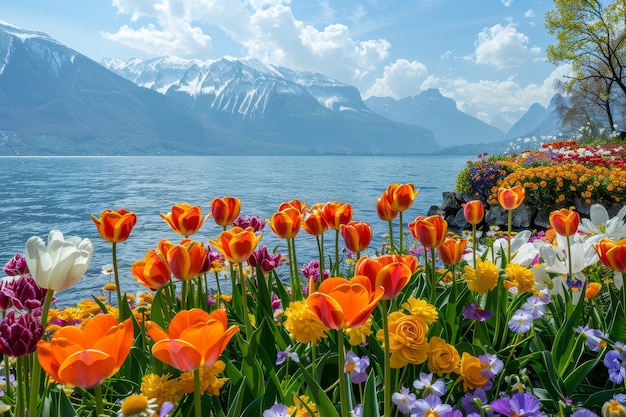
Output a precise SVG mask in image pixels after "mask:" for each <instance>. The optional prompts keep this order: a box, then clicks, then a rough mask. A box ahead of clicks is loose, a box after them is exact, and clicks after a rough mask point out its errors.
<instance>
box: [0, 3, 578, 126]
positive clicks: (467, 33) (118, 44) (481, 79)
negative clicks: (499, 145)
mask: <svg viewBox="0 0 626 417" xmlns="http://www.w3.org/2000/svg"><path fill="white" fill-rule="evenodd" d="M553 6H554V5H553V2H552V1H551V0H550V1H549V0H367V1H357V0H354V1H349V0H341V1H339V0H336V1H331V0H291V1H289V0H248V1H240V0H158V1H149V0H54V1H51V0H3V1H2V3H1V4H0V19H1V20H2V21H4V22H8V23H11V24H13V25H15V26H18V27H20V28H22V29H27V30H36V31H41V32H45V33H47V34H48V35H50V36H51V37H53V38H55V39H56V40H58V41H59V42H61V43H63V44H65V45H67V46H69V47H70V48H72V49H75V50H76V51H78V52H80V53H82V54H84V55H86V56H88V57H90V58H92V59H93V60H95V61H100V60H101V59H103V58H118V59H123V60H127V59H130V58H151V57H156V56H164V55H169V56H178V57H182V58H199V59H202V60H207V59H218V58H221V57H223V56H225V55H228V56H232V57H237V58H257V59H259V60H261V61H263V62H266V63H272V64H276V65H281V66H285V67H288V68H292V69H299V70H307V71H314V72H320V73H323V74H326V75H328V76H330V77H332V78H335V79H337V80H340V81H343V82H345V83H348V84H351V85H354V86H356V87H358V88H359V90H360V91H361V94H362V95H363V97H364V98H367V97H369V96H372V95H373V96H391V97H394V98H396V99H400V98H404V97H408V96H414V95H416V94H419V93H420V92H421V91H423V90H424V89H428V88H437V89H439V90H440V91H441V93H442V94H444V95H445V96H448V97H451V98H453V99H454V100H455V101H456V102H457V106H458V107H459V108H460V109H461V110H463V111H465V112H467V113H469V114H471V115H473V116H476V117H478V118H480V119H481V120H483V121H486V122H488V121H489V120H490V119H491V118H493V117H494V116H495V115H496V114H497V113H498V112H499V111H506V110H516V109H519V108H522V109H527V108H528V107H529V106H530V105H532V104H533V103H540V104H542V105H544V106H546V105H547V104H548V103H549V101H550V98H551V97H552V96H553V95H554V94H555V91H554V88H553V81H554V79H557V78H560V79H563V76H564V75H566V74H568V71H569V67H568V66H567V65H561V66H555V65H553V64H551V63H549V62H547V60H546V57H545V51H546V47H547V46H548V45H549V44H551V43H555V39H554V38H553V37H552V36H551V35H550V34H549V33H548V32H547V31H546V29H545V25H544V22H545V13H546V12H547V11H548V10H550V9H552V8H553Z"/></svg>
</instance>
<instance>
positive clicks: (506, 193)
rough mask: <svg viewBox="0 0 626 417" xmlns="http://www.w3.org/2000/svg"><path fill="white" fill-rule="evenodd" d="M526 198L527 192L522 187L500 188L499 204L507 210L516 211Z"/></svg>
mask: <svg viewBox="0 0 626 417" xmlns="http://www.w3.org/2000/svg"><path fill="white" fill-rule="evenodd" d="M524 197H526V190H525V189H524V187H522V186H521V185H516V186H515V187H512V188H504V187H500V189H498V203H499V204H500V205H501V206H502V208H503V209H505V210H515V209H516V208H518V207H519V206H520V205H521V204H522V202H523V201H524Z"/></svg>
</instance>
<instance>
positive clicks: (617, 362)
mask: <svg viewBox="0 0 626 417" xmlns="http://www.w3.org/2000/svg"><path fill="white" fill-rule="evenodd" d="M604 366H606V367H607V369H608V370H609V379H610V380H611V381H612V382H614V383H616V384H621V383H622V381H623V380H624V378H626V368H625V366H626V352H624V351H622V352H620V351H619V350H609V351H608V352H607V353H606V355H605V356H604Z"/></svg>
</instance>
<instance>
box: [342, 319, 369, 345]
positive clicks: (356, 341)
mask: <svg viewBox="0 0 626 417" xmlns="http://www.w3.org/2000/svg"><path fill="white" fill-rule="evenodd" d="M345 332H346V334H347V335H348V337H349V339H348V343H350V346H358V345H362V344H363V343H365V341H366V339H367V336H369V335H371V334H372V317H371V316H370V317H369V318H368V319H367V321H366V322H365V323H363V325H361V326H359V327H354V328H351V329H345Z"/></svg>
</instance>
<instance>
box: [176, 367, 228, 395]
mask: <svg viewBox="0 0 626 417" xmlns="http://www.w3.org/2000/svg"><path fill="white" fill-rule="evenodd" d="M224 369H226V364H225V363H224V362H223V361H220V360H218V361H217V362H215V363H214V364H213V365H211V366H205V367H203V368H200V392H205V391H206V392H207V393H209V394H211V395H220V389H221V388H222V387H223V386H224V384H225V383H226V382H227V381H228V380H229V378H218V377H217V375H218V374H221V373H222V372H224ZM178 382H179V384H180V386H181V388H182V390H183V392H185V393H187V394H191V393H193V392H194V382H193V372H185V373H183V374H182V375H181V376H180V377H179V378H178Z"/></svg>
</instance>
